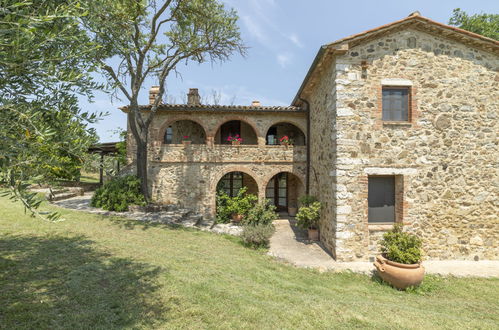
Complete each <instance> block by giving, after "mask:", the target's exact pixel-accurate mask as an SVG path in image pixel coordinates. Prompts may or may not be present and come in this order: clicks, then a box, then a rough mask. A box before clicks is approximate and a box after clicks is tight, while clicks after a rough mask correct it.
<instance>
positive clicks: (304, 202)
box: [298, 195, 317, 206]
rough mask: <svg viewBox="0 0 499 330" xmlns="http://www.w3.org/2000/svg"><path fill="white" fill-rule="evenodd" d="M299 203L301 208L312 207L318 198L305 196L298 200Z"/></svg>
mask: <svg viewBox="0 0 499 330" xmlns="http://www.w3.org/2000/svg"><path fill="white" fill-rule="evenodd" d="M298 201H299V202H300V205H301V206H310V204H312V203H313V202H316V201H317V198H316V197H315V196H310V195H303V196H301V197H300V198H299V199H298Z"/></svg>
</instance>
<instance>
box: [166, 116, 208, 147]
mask: <svg viewBox="0 0 499 330" xmlns="http://www.w3.org/2000/svg"><path fill="white" fill-rule="evenodd" d="M184 140H187V141H191V143H192V144H205V143H206V133H205V131H204V128H203V127H202V126H201V125H199V124H198V123H196V122H195V121H192V120H178V121H176V122H173V123H171V124H170V125H169V126H168V127H167V128H166V130H165V135H164V137H163V143H165V144H181V143H182V141H184Z"/></svg>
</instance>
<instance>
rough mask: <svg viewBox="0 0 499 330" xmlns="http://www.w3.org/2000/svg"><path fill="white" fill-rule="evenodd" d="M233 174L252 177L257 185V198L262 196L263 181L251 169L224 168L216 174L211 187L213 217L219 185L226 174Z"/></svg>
mask: <svg viewBox="0 0 499 330" xmlns="http://www.w3.org/2000/svg"><path fill="white" fill-rule="evenodd" d="M233 172H242V173H244V174H246V175H248V176H249V177H251V178H252V179H253V180H254V182H255V184H256V189H257V192H256V195H257V196H260V194H261V191H262V189H264V188H262V184H261V182H262V181H261V180H260V179H259V177H258V175H257V174H256V173H255V172H253V171H252V170H251V169H250V168H248V167H245V166H229V167H224V168H222V169H221V170H219V171H217V172H216V174H215V175H214V176H213V178H212V180H211V182H210V187H209V189H210V191H209V194H210V195H211V196H210V205H211V213H212V215H213V216H215V214H216V209H217V185H218V183H219V182H220V180H222V178H223V177H224V176H225V175H226V174H229V173H233Z"/></svg>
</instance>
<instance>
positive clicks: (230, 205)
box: [225, 187, 258, 223]
mask: <svg viewBox="0 0 499 330" xmlns="http://www.w3.org/2000/svg"><path fill="white" fill-rule="evenodd" d="M246 191H247V188H246V187H243V188H241V189H239V192H238V193H237V195H236V196H234V197H228V198H227V199H226V202H225V205H226V207H227V211H226V212H227V214H230V217H231V219H232V222H234V223H239V222H241V221H242V220H243V218H244V217H245V216H246V215H247V214H248V212H249V210H250V209H251V208H253V206H254V205H255V203H256V202H257V200H258V197H257V196H255V195H253V194H247V193H246Z"/></svg>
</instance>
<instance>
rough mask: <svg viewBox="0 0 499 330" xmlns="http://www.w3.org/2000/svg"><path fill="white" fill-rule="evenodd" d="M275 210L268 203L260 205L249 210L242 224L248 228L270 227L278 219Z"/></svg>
mask: <svg viewBox="0 0 499 330" xmlns="http://www.w3.org/2000/svg"><path fill="white" fill-rule="evenodd" d="M275 209H276V208H275V206H274V205H270V204H269V203H268V202H263V203H258V204H256V205H255V206H253V207H252V208H251V209H250V210H249V212H248V214H247V215H246V216H245V217H244V219H243V221H242V222H243V224H244V225H248V226H258V225H270V224H272V221H274V220H275V219H277V214H276V213H275Z"/></svg>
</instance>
